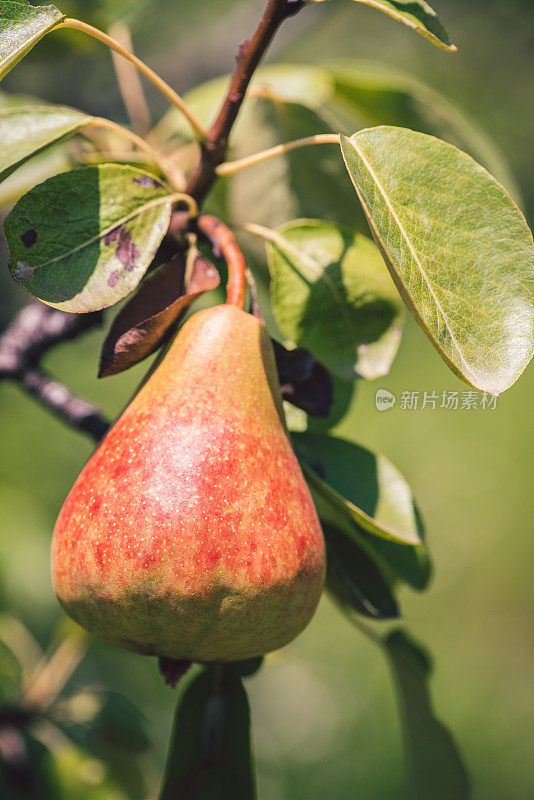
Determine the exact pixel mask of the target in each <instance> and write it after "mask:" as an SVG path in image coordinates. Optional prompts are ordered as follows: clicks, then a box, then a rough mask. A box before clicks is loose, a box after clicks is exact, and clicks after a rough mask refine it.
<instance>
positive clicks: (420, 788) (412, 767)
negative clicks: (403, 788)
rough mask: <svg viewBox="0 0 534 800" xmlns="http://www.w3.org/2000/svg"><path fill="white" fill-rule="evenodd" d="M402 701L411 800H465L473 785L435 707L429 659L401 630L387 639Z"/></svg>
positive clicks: (400, 704) (401, 708) (388, 655)
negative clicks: (430, 689) (430, 686)
mask: <svg viewBox="0 0 534 800" xmlns="http://www.w3.org/2000/svg"><path fill="white" fill-rule="evenodd" d="M384 647H385V650H386V653H387V657H388V660H389V663H390V667H391V670H392V672H393V677H394V680H395V686H396V689H397V693H398V697H399V706H400V710H401V721H402V730H403V738H404V743H405V750H406V759H407V765H408V769H407V773H408V774H407V777H408V784H409V790H410V798H412V800H453V798H454V800H467V798H469V797H470V796H471V791H470V781H469V776H468V774H467V772H466V769H465V767H464V765H463V763H462V759H461V756H460V753H459V751H458V748H457V746H456V744H455V742H454V740H453V738H452V736H451V734H450V733H449V731H448V730H447V728H445V726H444V725H443V723H442V722H440V721H439V719H437V717H436V716H435V714H434V711H433V708H432V700H431V697H430V693H429V686H428V683H429V679H430V676H431V673H432V664H431V662H430V659H429V656H428V655H427V653H425V651H424V650H423V649H422V648H421V647H420V646H419V645H418V644H416V643H415V642H414V641H412V640H411V639H410V638H409V637H408V636H407V635H406V634H405V633H404V632H403V631H400V630H396V631H393V632H392V633H390V634H389V635H388V636H387V637H386V638H385V639H384Z"/></svg>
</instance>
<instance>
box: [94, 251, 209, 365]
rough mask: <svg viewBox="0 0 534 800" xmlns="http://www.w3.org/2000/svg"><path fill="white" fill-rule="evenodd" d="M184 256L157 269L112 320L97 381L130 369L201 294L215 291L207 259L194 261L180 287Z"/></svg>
mask: <svg viewBox="0 0 534 800" xmlns="http://www.w3.org/2000/svg"><path fill="white" fill-rule="evenodd" d="M185 272H186V256H185V254H183V255H180V256H177V257H176V258H175V259H173V260H172V261H170V262H169V263H168V264H165V265H164V266H163V267H160V268H159V269H158V270H157V272H155V273H154V274H153V275H152V276H151V277H150V278H148V279H147V280H146V281H145V282H144V283H143V284H142V285H141V288H140V289H139V290H138V291H137V293H136V294H135V295H134V296H133V297H132V299H131V300H129V301H128V303H126V305H125V306H124V308H123V309H122V311H120V313H119V314H118V315H117V316H116V317H115V320H114V321H113V324H112V326H111V330H110V331H109V333H108V335H107V337H106V340H105V342H104V346H103V348H102V355H101V357H100V369H99V373H98V375H99V377H100V378H104V377H106V376H108V375H116V374H117V373H118V372H123V370H125V369H128V368H129V367H133V366H134V364H138V363H139V362H140V361H142V360H143V359H144V358H147V356H149V355H151V354H152V353H154V352H155V350H157V349H158V347H160V346H161V345H162V344H163V343H164V342H165V340H166V339H167V338H168V336H169V335H170V334H171V333H172V331H173V329H174V327H175V325H176V323H177V322H178V320H179V318H180V317H181V316H182V315H183V314H184V313H185V311H186V310H187V309H188V308H189V306H190V305H191V303H192V302H193V300H195V299H196V298H197V297H198V296H199V295H201V294H202V293H203V292H208V291H210V290H211V289H216V288H217V286H218V285H219V283H220V281H221V279H220V277H219V273H218V272H217V270H216V268H215V266H214V265H213V264H212V263H211V261H208V259H207V258H204V256H202V255H200V253H199V254H198V255H197V256H196V257H195V259H194V261H193V267H192V270H191V275H190V276H189V278H188V279H187V285H186V286H184V282H185V280H186V278H185Z"/></svg>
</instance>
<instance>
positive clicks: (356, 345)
mask: <svg viewBox="0 0 534 800" xmlns="http://www.w3.org/2000/svg"><path fill="white" fill-rule="evenodd" d="M267 255H268V262H269V270H270V273H271V277H272V284H271V296H272V304H273V311H274V314H275V317H276V321H277V323H278V325H279V327H280V330H281V331H282V333H284V334H285V335H286V336H287V337H288V338H289V339H290V340H291V341H293V342H294V343H295V344H298V345H300V346H302V347H305V348H307V349H308V350H310V351H311V352H312V353H313V355H314V356H315V357H316V358H317V359H318V360H319V361H320V362H322V363H323V364H324V365H325V366H326V367H327V368H328V369H329V370H331V371H332V372H333V373H334V375H337V376H338V377H340V378H343V379H345V380H350V379H354V378H356V377H358V376H361V377H364V378H368V379H373V378H377V377H379V376H381V375H385V374H386V373H387V372H388V371H389V368H390V366H391V363H392V361H393V359H394V357H395V354H396V352H397V349H398V346H399V342H400V337H401V333H402V317H403V308H402V302H401V301H400V298H399V296H398V293H397V292H396V290H395V286H394V284H393V281H392V280H391V278H390V277H389V275H388V272H387V269H386V267H385V266H384V263H383V260H382V258H381V257H380V253H379V252H378V250H377V248H376V247H375V246H374V244H373V243H372V242H371V241H370V240H369V239H367V238H366V237H365V236H362V235H360V234H357V233H354V232H353V231H351V230H349V229H347V228H343V227H341V226H339V225H334V224H333V223H329V222H321V221H320V220H297V221H295V222H290V223H287V224H286V225H283V226H282V227H281V228H279V229H278V231H277V232H276V233H274V232H273V235H272V238H270V239H269V241H268V243H267Z"/></svg>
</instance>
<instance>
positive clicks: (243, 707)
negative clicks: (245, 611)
mask: <svg viewBox="0 0 534 800" xmlns="http://www.w3.org/2000/svg"><path fill="white" fill-rule="evenodd" d="M251 746H252V745H251V741H250V710H249V704H248V698H247V694H246V691H245V688H244V686H243V682H242V680H241V678H240V677H239V675H238V674H237V671H236V670H235V669H233V668H232V667H231V665H223V666H214V667H207V668H203V669H202V672H201V673H200V674H199V675H198V676H196V677H195V678H194V679H193V681H192V682H191V683H190V684H189V686H188V687H187V689H186V691H185V693H184V695H183V696H182V699H181V701H180V703H179V705H178V708H177V711H176V716H175V719H174V729H173V733H172V738H171V744H170V747H169V753H170V754H172V758H171V759H169V762H168V763H167V768H166V782H165V786H164V787H163V791H162V793H161V795H160V800H175V799H176V798H177V797H183V798H186V797H187V800H218V798H223V797H232V798H233V800H254V798H255V797H256V791H255V785H254V774H253V766H252V752H251Z"/></svg>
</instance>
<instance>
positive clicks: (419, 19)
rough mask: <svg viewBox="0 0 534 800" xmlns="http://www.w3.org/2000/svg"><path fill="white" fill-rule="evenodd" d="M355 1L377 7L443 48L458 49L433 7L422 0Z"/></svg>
mask: <svg viewBox="0 0 534 800" xmlns="http://www.w3.org/2000/svg"><path fill="white" fill-rule="evenodd" d="M356 2H358V3H363V4H364V5H366V6H372V7H373V8H378V9H379V10H380V11H383V12H384V13H385V14H388V15H389V16H390V17H393V19H396V20H398V21H399V22H403V23H404V25H408V27H409V28H412V29H413V30H414V31H417V33H420V34H421V36H424V37H425V39H429V40H430V41H431V42H433V43H434V44H437V45H438V47H441V48H443V49H444V50H450V51H455V50H457V49H458V48H457V47H456V45H454V44H453V43H452V42H451V40H450V39H449V36H448V34H447V31H446V30H445V28H444V27H443V25H442V24H441V22H440V21H439V19H438V18H437V15H436V12H435V11H434V9H433V8H431V7H430V6H429V5H428V3H425V2H424V0H356Z"/></svg>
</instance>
